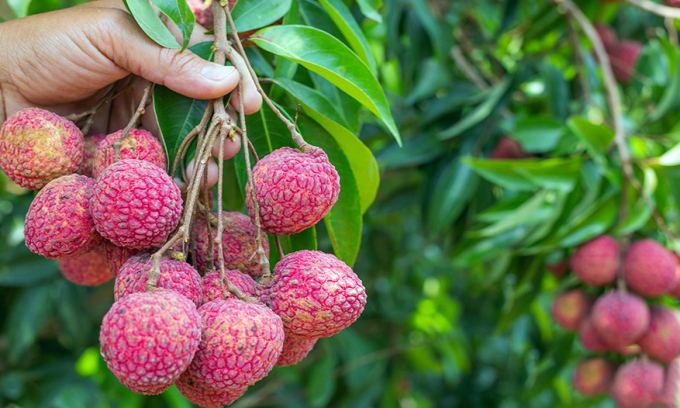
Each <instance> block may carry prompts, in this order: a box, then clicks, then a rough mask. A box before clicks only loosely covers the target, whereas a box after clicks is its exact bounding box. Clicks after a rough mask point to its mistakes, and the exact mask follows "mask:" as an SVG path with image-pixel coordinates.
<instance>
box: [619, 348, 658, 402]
mask: <svg viewBox="0 0 680 408" xmlns="http://www.w3.org/2000/svg"><path fill="white" fill-rule="evenodd" d="M663 386H664V370H663V367H661V365H659V364H658V363H655V362H653V361H649V360H644V359H637V360H631V361H629V362H627V363H626V364H624V365H622V366H621V367H619V369H618V370H617V371H616V374H615V375H614V382H613V384H612V388H611V395H612V398H614V401H615V402H616V405H617V406H619V408H641V407H642V408H651V407H653V406H655V404H656V403H657V402H658V400H659V397H660V395H661V392H662V390H663Z"/></svg>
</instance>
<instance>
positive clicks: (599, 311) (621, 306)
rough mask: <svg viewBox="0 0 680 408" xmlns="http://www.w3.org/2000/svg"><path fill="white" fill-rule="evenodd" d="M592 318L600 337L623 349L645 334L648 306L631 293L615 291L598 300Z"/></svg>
mask: <svg viewBox="0 0 680 408" xmlns="http://www.w3.org/2000/svg"><path fill="white" fill-rule="evenodd" d="M590 318H591V320H592V323H593V327H595V330H596V331H597V334H598V335H599V336H600V338H601V339H602V340H603V341H604V342H605V343H606V344H607V345H609V346H610V347H612V348H615V349H621V348H623V347H625V346H628V345H631V344H633V343H635V342H636V341H638V340H639V339H640V338H641V337H642V336H643V335H644V334H645V332H646V331H647V328H648V327H649V318H650V317H649V307H647V303H645V301H644V300H642V299H640V298H639V297H637V296H635V295H634V294H632V293H626V292H621V291H615V292H610V293H607V294H605V295H602V296H600V297H599V298H598V299H597V301H596V302H595V305H594V306H593V311H592V313H591V315H590Z"/></svg>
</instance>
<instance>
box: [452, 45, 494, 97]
mask: <svg viewBox="0 0 680 408" xmlns="http://www.w3.org/2000/svg"><path fill="white" fill-rule="evenodd" d="M451 58H453V60H454V61H455V62H456V66H458V68H459V69H460V70H461V71H462V72H463V75H465V77H466V78H467V79H468V80H469V81H470V82H472V83H473V84H475V86H476V87H477V88H479V89H481V90H483V91H486V90H487V89H489V84H487V83H486V81H485V80H484V79H483V78H482V77H481V76H479V74H477V71H475V69H474V68H473V67H472V65H470V63H469V62H468V60H467V58H465V55H463V51H462V50H461V49H460V47H459V46H457V45H456V46H453V47H452V48H451Z"/></svg>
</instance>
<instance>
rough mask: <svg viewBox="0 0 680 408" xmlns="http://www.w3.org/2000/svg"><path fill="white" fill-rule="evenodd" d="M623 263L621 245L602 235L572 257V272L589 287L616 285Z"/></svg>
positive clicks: (583, 246)
mask: <svg viewBox="0 0 680 408" xmlns="http://www.w3.org/2000/svg"><path fill="white" fill-rule="evenodd" d="M620 264H621V262H620V261H619V244H618V243H617V242H616V240H615V239H614V238H612V237H611V236H609V235H600V236H599V237H597V238H595V239H593V240H592V241H590V242H588V243H586V244H584V245H582V246H581V247H579V248H578V249H577V250H576V252H574V254H573V255H572V256H571V259H570V266H571V270H572V271H573V272H574V274H576V276H577V277H578V278H579V279H580V280H581V282H583V283H585V284H587V285H593V286H606V285H610V284H612V283H614V280H616V274H617V272H618V270H619V266H620Z"/></svg>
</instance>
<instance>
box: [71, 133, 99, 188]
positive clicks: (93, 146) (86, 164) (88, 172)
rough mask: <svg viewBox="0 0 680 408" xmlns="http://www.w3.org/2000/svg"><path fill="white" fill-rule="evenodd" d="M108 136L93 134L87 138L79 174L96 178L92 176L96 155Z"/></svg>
mask: <svg viewBox="0 0 680 408" xmlns="http://www.w3.org/2000/svg"><path fill="white" fill-rule="evenodd" d="M105 137H106V135H104V134H102V133H91V134H89V135H87V136H86V137H85V144H84V147H83V161H82V162H81V163H80V168H79V169H78V174H82V175H83V176H87V177H94V175H93V174H92V163H94V153H95V152H96V151H97V147H99V145H100V144H101V142H102V140H104V138H105Z"/></svg>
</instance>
